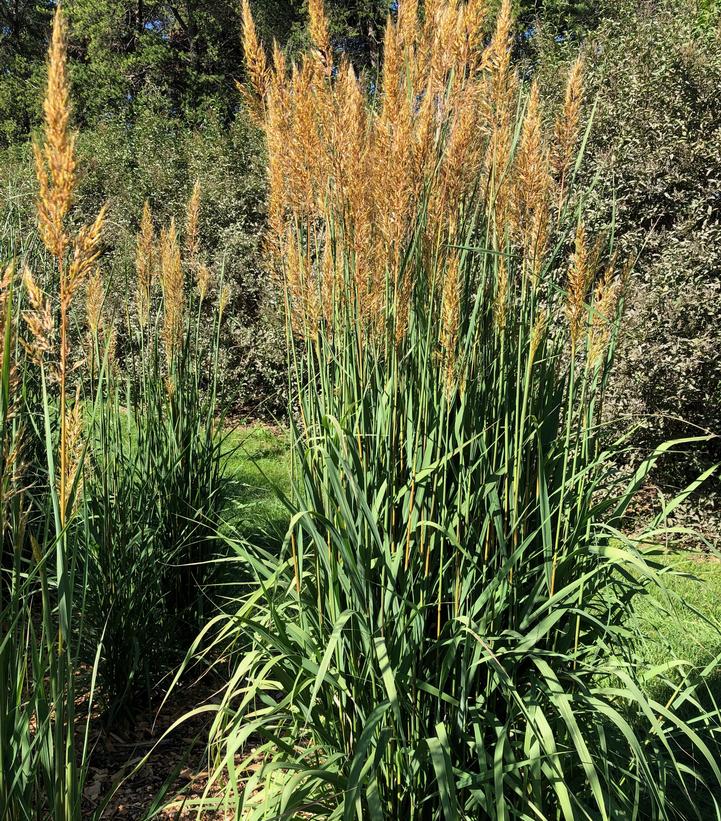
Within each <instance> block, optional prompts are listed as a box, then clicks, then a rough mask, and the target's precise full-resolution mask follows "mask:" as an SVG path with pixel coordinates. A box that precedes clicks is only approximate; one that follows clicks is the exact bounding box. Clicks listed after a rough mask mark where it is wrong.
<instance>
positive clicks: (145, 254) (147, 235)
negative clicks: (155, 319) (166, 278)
mask: <svg viewBox="0 0 721 821" xmlns="http://www.w3.org/2000/svg"><path fill="white" fill-rule="evenodd" d="M155 256H156V255H155V229H154V227H153V214H152V212H151V210H150V203H149V202H148V201H147V200H146V201H145V204H144V205H143V216H142V218H141V220H140V232H139V233H138V239H137V242H136V250H135V272H136V292H135V293H136V306H137V309H138V319H139V320H140V324H141V325H142V326H143V327H145V326H146V325H147V324H148V322H149V320H150V289H151V286H152V283H153V277H154V275H155Z"/></svg>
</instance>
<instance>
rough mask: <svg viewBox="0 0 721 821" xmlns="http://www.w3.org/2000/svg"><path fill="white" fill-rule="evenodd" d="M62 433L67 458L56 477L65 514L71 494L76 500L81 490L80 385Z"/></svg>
mask: <svg viewBox="0 0 721 821" xmlns="http://www.w3.org/2000/svg"><path fill="white" fill-rule="evenodd" d="M63 434H64V437H65V439H64V443H65V449H66V454H67V458H66V460H65V463H64V465H63V474H62V475H61V476H59V477H58V493H59V494H60V506H61V507H60V509H61V510H62V511H64V515H65V516H67V515H68V513H70V512H71V511H70V509H69V504H70V500H71V496H73V499H74V500H77V499H78V498H79V496H80V494H81V492H82V475H81V474H80V467H81V464H82V454H83V403H82V402H81V401H80V386H78V388H77V390H76V392H75V401H74V402H73V406H72V409H71V410H70V412H69V413H68V415H67V421H66V425H65V428H64V431H63ZM73 494H74V495H73Z"/></svg>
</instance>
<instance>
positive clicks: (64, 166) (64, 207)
mask: <svg viewBox="0 0 721 821" xmlns="http://www.w3.org/2000/svg"><path fill="white" fill-rule="evenodd" d="M43 111H44V115H45V120H44V128H43V135H44V144H43V146H42V147H41V146H40V145H38V144H37V143H34V144H33V153H34V156H35V172H36V176H37V181H38V186H39V189H40V192H39V199H38V203H37V212H38V222H39V224H40V232H41V235H42V238H43V242H44V243H45V246H46V248H47V249H48V251H50V253H51V254H53V255H54V256H55V257H56V258H58V259H60V258H62V256H63V254H64V251H65V248H66V245H67V237H66V234H65V217H66V216H67V214H68V211H69V210H70V204H71V202H72V198H73V192H74V190H75V136H74V135H73V134H71V133H70V130H69V123H70V88H69V83H68V77H67V54H66V32H65V21H64V18H63V14H62V11H61V9H60V6H59V5H58V8H57V9H56V11H55V17H54V18H53V33H52V40H51V43H50V50H49V52H48V84H47V91H46V94H45V101H44V103H43Z"/></svg>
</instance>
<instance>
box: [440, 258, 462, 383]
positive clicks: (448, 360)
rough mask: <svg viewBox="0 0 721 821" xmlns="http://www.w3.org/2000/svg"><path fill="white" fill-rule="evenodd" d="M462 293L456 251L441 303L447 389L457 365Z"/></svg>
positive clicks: (442, 341) (442, 340)
mask: <svg viewBox="0 0 721 821" xmlns="http://www.w3.org/2000/svg"><path fill="white" fill-rule="evenodd" d="M460 307H461V293H460V282H459V260H458V254H457V253H455V254H453V256H452V257H451V259H450V261H449V263H448V269H447V271H446V276H445V281H444V283H443V300H442V305H441V335H440V343H441V349H442V351H443V356H444V361H445V368H446V390H447V391H448V390H450V388H451V386H452V384H453V378H454V375H455V366H456V345H457V344H458V330H459V327H460Z"/></svg>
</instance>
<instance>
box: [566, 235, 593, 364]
mask: <svg viewBox="0 0 721 821" xmlns="http://www.w3.org/2000/svg"><path fill="white" fill-rule="evenodd" d="M589 281H590V276H589V268H588V249H587V246H586V228H585V226H584V224H583V222H579V223H578V227H577V228H576V239H575V250H574V252H573V256H572V257H571V268H570V270H569V272H568V297H567V302H566V316H567V317H568V324H569V327H570V332H571V347H572V348H573V349H574V350H575V348H576V345H577V344H578V340H579V339H580V337H581V334H582V332H583V328H584V324H585V318H586V292H587V290H588V283H589Z"/></svg>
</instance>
